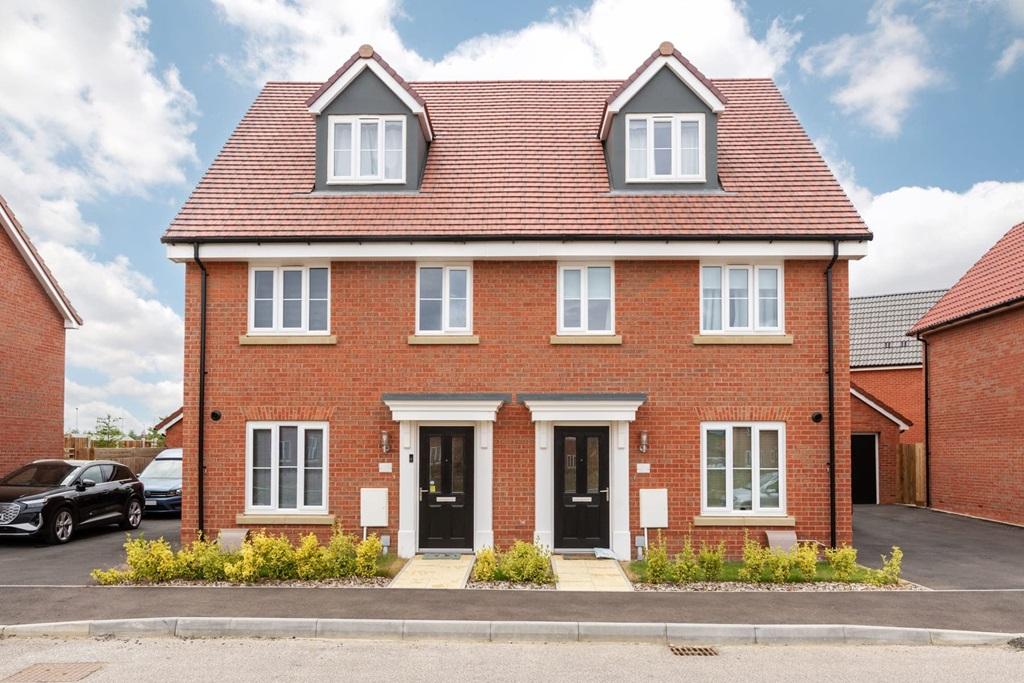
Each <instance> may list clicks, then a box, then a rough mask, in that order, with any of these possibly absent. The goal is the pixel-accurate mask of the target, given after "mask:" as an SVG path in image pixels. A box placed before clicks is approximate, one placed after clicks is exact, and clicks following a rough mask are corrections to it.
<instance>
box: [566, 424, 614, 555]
mask: <svg viewBox="0 0 1024 683" xmlns="http://www.w3.org/2000/svg"><path fill="white" fill-rule="evenodd" d="M608 509H609V508H608V428H607V427H555V547H556V548H607V547H608V527H609V516H608Z"/></svg>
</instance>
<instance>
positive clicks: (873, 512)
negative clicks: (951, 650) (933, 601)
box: [853, 505, 1024, 589]
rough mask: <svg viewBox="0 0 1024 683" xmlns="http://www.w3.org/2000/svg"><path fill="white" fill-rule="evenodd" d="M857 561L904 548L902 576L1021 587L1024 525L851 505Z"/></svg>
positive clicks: (873, 562)
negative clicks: (894, 548) (1023, 526)
mask: <svg viewBox="0 0 1024 683" xmlns="http://www.w3.org/2000/svg"><path fill="white" fill-rule="evenodd" d="M853 545H854V546H855V547H856V548H857V550H858V551H859V552H858V555H857V559H858V560H860V561H861V562H862V563H863V564H866V565H868V566H873V567H878V566H880V564H881V562H880V560H879V556H880V555H881V554H882V553H886V554H888V552H889V550H890V548H891V547H892V546H894V545H898V546H899V547H900V548H902V549H903V577H904V578H906V579H907V580H908V581H913V582H915V583H919V584H921V585H922V586H927V587H928V588H935V589H993V588H1017V589H1024V528H1021V527H1015V526H1010V525H1008V524H997V523H996V522H985V521H982V520H979V519H971V518H970V517H960V516H958V515H950V514H946V513H943V512H935V511H934V510H926V509H923V508H915V507H906V506H903V505H854V506H853Z"/></svg>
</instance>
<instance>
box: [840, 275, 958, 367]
mask: <svg viewBox="0 0 1024 683" xmlns="http://www.w3.org/2000/svg"><path fill="white" fill-rule="evenodd" d="M945 293H946V290H944V289H934V290H931V291H928V292H905V293H902V294H880V295H877V296H858V297H851V298H850V367H851V368H875V367H889V366H894V365H920V363H921V342H919V341H917V340H916V339H913V338H911V337H908V336H906V334H907V330H909V329H910V328H911V327H913V326H914V323H916V322H917V321H918V320H920V319H921V316H923V315H924V314H925V313H926V312H927V311H928V309H930V308H931V307H932V306H934V305H935V302H936V301H938V300H939V298H940V297H941V296H942V295H943V294H945Z"/></svg>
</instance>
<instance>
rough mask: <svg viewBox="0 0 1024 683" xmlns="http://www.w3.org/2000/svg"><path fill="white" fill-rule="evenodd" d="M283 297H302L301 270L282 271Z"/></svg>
mask: <svg viewBox="0 0 1024 683" xmlns="http://www.w3.org/2000/svg"><path fill="white" fill-rule="evenodd" d="M283 289H284V298H285V299H301V298H302V271H301V270H286V271H284V288H283Z"/></svg>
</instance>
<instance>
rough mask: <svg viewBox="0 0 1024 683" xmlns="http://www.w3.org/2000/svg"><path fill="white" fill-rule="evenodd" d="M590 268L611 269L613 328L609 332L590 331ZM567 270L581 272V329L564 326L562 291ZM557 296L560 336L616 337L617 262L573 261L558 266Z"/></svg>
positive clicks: (557, 326) (611, 319)
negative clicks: (588, 281) (588, 278)
mask: <svg viewBox="0 0 1024 683" xmlns="http://www.w3.org/2000/svg"><path fill="white" fill-rule="evenodd" d="M588 268H609V269H610V270H611V273H610V279H611V282H610V285H611V289H610V293H611V306H610V316H609V317H610V321H609V322H611V328H610V329H607V330H588V329H587V327H588V325H587V323H588V322H589V321H588V315H589V312H588V308H589V307H588V306H587V303H588V301H589V297H588V292H587V269H588ZM567 270H578V271H580V326H579V327H566V326H565V325H564V324H563V321H564V317H563V315H562V314H563V310H562V309H563V307H564V299H563V297H562V293H563V292H562V290H563V289H564V282H565V271H567ZM555 296H556V299H557V306H556V315H557V320H556V321H555V325H556V327H555V329H556V330H557V331H558V334H559V335H566V336H575V335H583V334H589V335H614V334H615V262H614V261H578V262H576V261H573V262H564V263H559V264H558V282H557V285H556V291H555Z"/></svg>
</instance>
